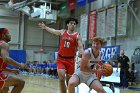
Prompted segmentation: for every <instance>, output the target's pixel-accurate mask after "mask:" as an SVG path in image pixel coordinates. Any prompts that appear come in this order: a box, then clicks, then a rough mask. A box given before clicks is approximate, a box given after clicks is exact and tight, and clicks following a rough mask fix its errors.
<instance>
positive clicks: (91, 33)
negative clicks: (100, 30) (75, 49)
mask: <svg viewBox="0 0 140 93" xmlns="http://www.w3.org/2000/svg"><path fill="white" fill-rule="evenodd" d="M96 15H97V12H96V11H92V12H90V14H89V25H88V26H89V30H88V39H89V40H91V39H93V37H95V36H96Z"/></svg>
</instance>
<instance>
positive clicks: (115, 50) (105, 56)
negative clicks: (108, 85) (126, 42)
mask: <svg viewBox="0 0 140 93" xmlns="http://www.w3.org/2000/svg"><path fill="white" fill-rule="evenodd" d="M101 53H102V56H101V59H102V60H103V61H104V62H108V61H110V62H113V61H116V60H117V58H118V56H119V55H120V46H119V45H118V46H106V47H103V48H101ZM114 65H115V64H114Z"/></svg>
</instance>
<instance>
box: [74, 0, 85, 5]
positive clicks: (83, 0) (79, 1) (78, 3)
mask: <svg viewBox="0 0 140 93" xmlns="http://www.w3.org/2000/svg"><path fill="white" fill-rule="evenodd" d="M85 5H86V0H76V7H82V6H85Z"/></svg>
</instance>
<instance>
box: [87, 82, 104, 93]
mask: <svg viewBox="0 0 140 93" xmlns="http://www.w3.org/2000/svg"><path fill="white" fill-rule="evenodd" d="M89 87H90V88H92V89H94V90H95V91H97V93H106V92H105V90H104V89H103V86H102V84H101V82H100V81H99V80H97V79H95V80H93V81H92V82H91V85H90V86H89Z"/></svg>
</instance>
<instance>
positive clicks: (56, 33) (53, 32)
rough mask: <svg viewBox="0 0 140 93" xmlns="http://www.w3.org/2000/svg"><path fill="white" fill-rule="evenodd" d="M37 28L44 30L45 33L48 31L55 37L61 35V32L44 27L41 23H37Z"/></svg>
mask: <svg viewBox="0 0 140 93" xmlns="http://www.w3.org/2000/svg"><path fill="white" fill-rule="evenodd" d="M38 26H39V27H40V28H41V29H45V30H46V31H48V32H50V33H52V34H55V35H61V33H63V30H55V29H53V28H50V27H48V26H46V25H45V24H44V23H43V22H42V23H39V24H38Z"/></svg>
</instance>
